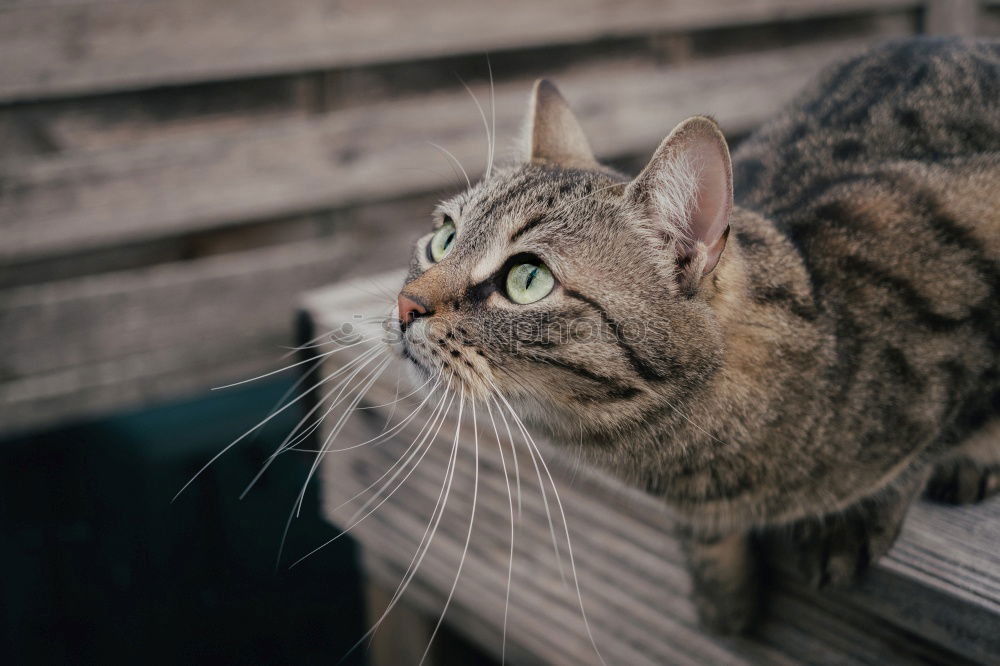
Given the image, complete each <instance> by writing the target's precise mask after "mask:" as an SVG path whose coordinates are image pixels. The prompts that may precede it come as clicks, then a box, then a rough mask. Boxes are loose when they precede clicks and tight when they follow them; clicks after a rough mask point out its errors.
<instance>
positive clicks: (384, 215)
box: [0, 199, 431, 431]
mask: <svg viewBox="0 0 1000 666" xmlns="http://www.w3.org/2000/svg"><path fill="white" fill-rule="evenodd" d="M430 206H431V201H430V200H428V199H418V200H411V201H404V202H399V203H389V204H382V205H378V206H372V207H368V208H366V209H365V210H363V211H357V212H356V213H354V214H351V215H349V216H347V217H346V218H345V219H344V220H342V221H341V224H342V225H343V226H344V227H345V228H344V229H342V230H340V231H338V232H336V234H335V235H334V236H333V237H328V238H319V239H311V240H304V241H300V242H296V243H286V244H283V245H279V246H275V247H266V248H262V249H257V250H251V251H246V252H234V253H229V254H221V255H217V256H211V257H207V258H204V259H200V260H196V261H190V262H177V263H173V264H165V265H161V266H153V267H149V268H142V269H137V270H130V271H120V272H113V273H107V274H101V275H94V276H90V277H86V278H79V279H74V280H65V281H57V282H51V283H45V284H40V285H34V286H29V287H19V288H16V289H8V290H6V291H0V331H2V332H3V333H2V335H0V430H3V431H11V430H15V429H17V430H23V429H26V428H28V427H30V426H34V425H41V424H48V425H51V424H54V423H58V422H60V421H63V420H65V419H69V418H76V417H80V416H83V415H86V414H90V413H96V412H103V411H108V410H110V409H112V408H114V407H116V406H117V407H136V406H140V405H144V404H150V403H151V402H153V401H156V400H162V399H165V398H173V397H177V396H180V395H184V394H188V393H193V392H197V391H200V390H207V389H208V388H210V387H211V386H215V385H219V384H223V383H227V382H231V381H237V380H240V379H245V378H246V377H248V376H253V375H254V374H258V373H259V372H263V371H265V370H267V369H273V368H275V367H279V365H280V364H279V361H280V360H281V356H282V355H283V353H284V350H282V349H281V345H288V344H289V340H290V335H291V334H290V322H291V321H292V316H293V314H294V311H295V303H296V299H297V296H298V294H300V293H301V291H302V290H303V289H309V288H314V287H317V286H320V285H323V284H326V283H329V282H330V281H332V280H336V279H340V278H343V277H344V276H346V275H365V274H369V273H371V272H373V271H374V272H377V271H378V270H380V269H384V268H385V267H386V266H388V265H397V264H399V263H401V262H402V261H405V258H406V257H407V256H408V255H409V250H410V243H411V242H412V239H413V237H414V236H415V235H417V234H419V233H421V232H422V230H423V229H424V228H425V227H426V224H427V222H426V220H427V211H429V210H430ZM411 225H412V226H411ZM380 288H382V286H381V285H378V284H377V283H375V282H372V283H371V284H370V285H369V287H367V293H368V294H369V296H371V295H372V294H375V293H377V291H378V289H380ZM40 340H48V341H52V342H51V344H39V341H40Z"/></svg>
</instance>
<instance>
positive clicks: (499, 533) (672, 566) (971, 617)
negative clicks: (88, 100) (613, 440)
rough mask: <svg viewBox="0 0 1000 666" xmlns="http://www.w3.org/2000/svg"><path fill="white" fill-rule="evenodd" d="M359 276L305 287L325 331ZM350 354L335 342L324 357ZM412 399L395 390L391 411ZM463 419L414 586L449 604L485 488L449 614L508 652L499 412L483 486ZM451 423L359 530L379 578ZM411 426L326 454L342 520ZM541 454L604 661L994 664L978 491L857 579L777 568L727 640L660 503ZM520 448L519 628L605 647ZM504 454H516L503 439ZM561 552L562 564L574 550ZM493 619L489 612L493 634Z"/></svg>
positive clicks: (515, 637) (408, 526)
mask: <svg viewBox="0 0 1000 666" xmlns="http://www.w3.org/2000/svg"><path fill="white" fill-rule="evenodd" d="M400 278H401V276H400V274H398V273H396V274H389V275H387V276H386V277H384V278H382V279H381V280H380V281H382V282H387V283H393V282H397V281H398V280H399V279H400ZM357 287H358V285H357V284H355V285H350V284H348V285H341V286H339V287H333V288H328V289H324V290H318V291H316V292H313V293H311V294H309V295H307V296H306V298H305V299H304V301H303V303H304V307H305V308H306V309H307V311H309V312H310V313H311V315H312V317H313V318H314V320H315V322H316V326H317V329H318V330H322V329H325V328H333V327H335V326H337V325H338V324H339V323H341V322H343V321H344V315H343V313H345V312H352V313H353V312H362V313H364V312H368V311H375V310H377V308H375V307H374V306H373V304H372V303H371V299H370V298H368V297H366V296H365V295H364V294H363V293H360V292H359V291H358V289H357ZM343 360H344V358H343V357H342V358H340V359H337V356H336V355H334V356H333V357H331V358H330V359H329V368H330V369H333V368H334V367H338V363H343ZM390 373H391V374H389V377H390V379H388V380H385V381H380V382H378V383H376V385H375V386H374V387H373V389H372V390H371V391H370V392H369V397H367V398H366V404H369V405H372V404H381V403H385V402H389V401H391V400H392V399H393V396H394V395H396V386H395V373H394V372H392V371H390ZM416 404H417V403H416V402H411V403H407V404H404V405H401V406H400V407H399V408H398V414H397V416H396V420H397V421H398V420H399V418H401V417H402V415H404V414H406V413H408V412H409V410H410V409H412V408H413V407H415V406H416ZM373 411H374V412H375V413H374V414H373V413H372V412H373ZM378 412H379V410H378V409H375V410H369V411H367V412H365V414H366V417H363V418H358V417H355V419H353V420H354V422H355V423H354V427H355V428H360V429H361V431H360V432H359V431H358V430H355V431H354V432H353V433H352V436H350V437H349V438H348V439H342V440H338V441H337V442H336V443H335V444H333V446H337V447H344V446H349V445H351V444H353V443H356V442H359V441H363V439H362V438H367V437H371V436H374V435H375V434H377V433H379V432H381V430H382V428H383V427H384V424H385V416H380V415H379V413H378ZM383 412H384V410H383ZM466 417H468V410H466ZM425 418H426V417H425ZM465 421H466V424H465V426H464V431H463V434H462V435H461V437H460V442H461V444H460V446H459V450H458V453H459V455H458V458H457V462H456V465H457V467H456V472H455V477H454V481H453V486H452V488H451V490H450V492H449V504H448V508H447V509H446V512H445V514H444V516H443V518H442V519H441V523H440V526H439V528H438V532H437V536H436V537H435V542H434V545H432V547H431V550H430V551H429V554H428V555H427V556H426V558H425V559H424V561H423V564H422V566H421V570H420V573H419V574H418V580H419V584H418V588H419V589H420V590H421V592H420V593H419V594H418V599H417V600H416V601H415V602H414V603H417V604H419V605H421V606H423V607H424V608H425V610H426V611H427V612H430V613H433V614H435V615H436V614H437V613H440V609H441V605H442V603H443V601H444V597H445V596H446V595H447V592H448V590H449V589H450V587H451V584H452V581H453V578H454V575H455V571H456V567H457V563H458V560H459V557H460V553H461V551H462V549H463V545H464V541H465V538H466V526H467V525H468V520H469V516H470V514H471V510H472V502H473V497H474V496H475V498H476V507H477V508H476V511H477V513H476V515H477V518H476V523H475V527H474V531H473V538H472V540H471V541H470V544H471V545H470V551H469V554H468V556H467V558H466V563H465V565H464V567H463V573H462V580H461V582H460V584H459V585H458V587H457V588H456V591H455V599H454V601H453V607H454V608H453V610H452V611H450V612H449V615H448V616H447V617H448V621H449V623H450V624H451V626H453V627H454V628H455V629H456V630H459V631H466V633H467V635H468V636H469V637H470V638H471V639H473V640H477V642H479V643H480V645H481V646H482V647H483V648H484V649H487V650H490V651H492V652H494V653H495V654H496V653H497V652H498V651H499V642H498V638H497V637H498V636H499V635H500V633H501V627H502V623H503V609H504V600H505V596H506V563H507V556H508V548H509V536H510V533H509V531H508V530H509V528H508V527H507V521H508V499H507V494H506V482H505V480H504V476H503V472H502V471H501V470H502V463H501V461H500V459H499V455H498V453H497V444H496V442H495V440H494V439H493V434H492V430H491V426H489V425H488V424H487V422H486V419H485V417H484V415H483V414H482V413H480V414H479V430H478V433H479V438H478V442H479V447H478V461H479V462H478V470H479V472H478V479H479V481H478V485H476V487H475V488H473V479H475V478H476V473H475V466H474V463H473V459H474V458H473V455H474V451H473V441H472V438H471V432H472V428H471V427H470V425H469V422H468V418H466V419H465ZM416 422H418V423H422V422H423V420H422V419H420V418H418V419H416ZM454 428H455V424H454V421H449V424H448V425H446V426H445V429H444V430H445V432H446V434H445V435H442V436H441V437H440V438H439V440H438V441H436V442H435V444H434V446H432V447H429V448H428V449H427V453H426V454H425V458H423V459H422V461H421V462H420V465H419V466H417V467H415V469H414V471H413V472H412V475H411V476H410V477H409V478H407V479H406V483H405V484H403V485H401V486H400V488H399V489H398V490H397V491H395V495H394V496H393V497H392V499H391V500H390V501H388V502H386V503H385V504H384V505H382V506H381V507H379V508H378V510H377V511H375V512H374V513H372V514H371V515H370V516H368V517H366V518H365V519H364V520H363V522H361V523H359V524H357V526H356V527H355V528H354V530H353V532H352V533H353V534H355V536H356V537H357V538H359V539H360V541H361V543H362V544H363V546H364V547H365V548H367V549H369V550H371V551H372V553H371V555H370V556H367V557H369V558H375V559H377V560H379V561H381V562H382V564H381V565H380V567H381V571H382V572H383V575H384V576H385V579H384V580H383V584H385V585H390V584H392V582H393V581H392V580H391V576H389V574H391V575H392V576H395V577H396V579H397V581H398V577H400V576H401V575H402V572H403V571H405V569H406V567H407V564H408V563H409V562H410V558H411V555H412V553H413V552H414V549H415V548H416V546H417V543H418V541H419V538H420V535H421V534H422V533H423V532H424V528H425V527H426V525H427V520H428V519H429V517H430V515H431V514H432V507H433V505H434V503H435V498H436V497H437V496H438V493H439V489H440V487H441V483H442V479H443V475H444V471H445V469H446V467H447V464H448V459H449V456H450V450H451V445H452V441H453V440H452V437H453V434H454V432H455V430H454ZM365 429H367V432H368V434H367V435H366V434H364V430H365ZM406 430H408V431H409V433H406V432H405V431H406ZM413 434H414V432H413V431H412V430H410V429H409V428H406V429H404V432H403V433H398V437H393V438H391V439H390V440H389V441H386V442H384V443H382V444H379V445H378V446H372V447H362V448H356V449H352V450H349V451H344V452H340V453H329V454H327V456H326V459H325V460H324V464H323V470H324V471H323V474H324V486H325V492H324V496H325V500H324V502H325V505H326V507H327V512H328V515H329V517H330V518H331V520H333V521H334V522H335V523H338V524H340V525H341V526H346V525H349V524H351V523H350V517H351V515H352V513H353V511H354V509H355V508H357V505H356V504H355V505H347V506H342V505H341V502H343V500H345V499H346V498H349V497H352V496H353V495H355V494H357V493H359V492H361V491H362V490H363V489H364V488H365V487H366V486H369V485H370V484H376V485H377V486H378V485H381V484H383V483H385V480H386V477H384V476H382V475H383V472H384V471H385V470H387V469H390V468H391V466H392V465H393V464H394V463H395V461H397V460H399V459H400V458H401V456H402V454H403V452H404V451H405V449H406V448H407V446H408V445H409V443H410V438H411V437H412V436H413ZM348 440H350V441H348ZM542 454H543V455H544V457H545V458H546V460H548V461H549V465H550V467H551V469H552V470H553V474H554V476H555V479H556V485H557V487H558V489H559V493H560V495H561V497H562V503H563V506H564V507H565V509H566V512H567V516H568V521H569V524H570V527H571V529H572V530H573V532H572V534H573V544H574V549H575V558H576V565H577V569H578V572H579V574H580V580H581V585H582V586H583V590H584V595H585V606H586V609H587V613H588V617H590V620H591V625H592V629H593V630H594V634H595V637H596V638H597V640H598V644H599V645H600V646H601V649H602V651H603V652H604V656H605V658H606V659H607V660H608V663H645V661H646V660H651V661H652V662H653V663H694V664H698V663H732V664H751V663H753V664H764V663H769V664H770V663H786V664H792V663H811V664H816V663H829V664H835V663H836V664H845V663H869V664H881V663H950V664H962V663H973V662H975V663H989V662H990V661H991V660H993V659H995V657H996V655H997V654H1000V645H998V638H997V636H996V632H995V627H996V626H998V622H1000V573H998V572H1000V560H998V557H997V555H996V543H997V542H998V540H1000V502H998V501H991V502H988V503H985V504H982V505H979V506H974V507H968V508H953V507H944V506H934V505H930V504H926V503H918V504H917V505H916V506H915V507H914V509H913V511H912V512H911V515H910V516H909V518H908V520H907V523H906V525H905V527H904V530H903V532H902V534H901V536H900V538H899V541H898V543H897V544H896V546H895V547H894V548H893V550H892V551H891V552H890V554H889V555H888V556H887V557H885V558H883V559H882V560H881V561H880V562H879V563H878V564H877V565H876V566H875V568H874V570H873V571H872V572H871V575H870V576H868V577H867V579H866V580H865V581H864V582H863V583H862V585H861V586H859V587H857V588H853V589H850V590H845V591H840V592H836V591H833V592H831V591H824V592H821V593H814V592H811V591H807V590H803V589H801V588H800V587H799V586H798V585H797V584H796V583H795V582H794V581H791V580H789V581H780V585H778V586H777V589H776V592H775V597H774V600H773V602H772V604H771V619H770V620H769V621H768V622H767V623H766V624H765V625H764V627H762V629H761V631H760V633H759V635H758V636H756V637H755V638H752V639H738V640H720V639H717V638H714V637H710V636H706V635H705V634H704V633H702V632H701V631H700V629H699V628H698V627H697V624H696V621H695V617H694V611H693V608H691V605H690V603H689V601H688V600H687V596H686V595H687V591H688V589H689V584H690V583H689V581H688V579H687V574H686V572H685V571H684V569H683V566H682V561H681V560H682V558H681V555H680V552H679V548H678V545H677V544H676V543H675V542H674V540H673V537H672V536H671V534H670V524H671V521H670V516H669V512H667V511H666V508H665V507H664V506H662V505H661V504H660V503H659V502H658V501H657V500H655V499H654V498H652V497H650V496H647V495H645V494H643V493H641V492H639V491H637V490H635V489H632V488H626V487H624V486H622V485H621V484H620V483H618V482H616V481H614V480H612V479H610V478H608V477H606V476H605V475H603V474H602V473H601V472H599V471H596V470H590V469H587V468H582V469H581V468H580V466H579V465H578V464H576V463H575V462H574V461H573V460H569V459H568V458H567V457H566V456H565V454H563V453H562V452H560V451H559V450H557V449H553V448H550V447H548V446H547V445H545V444H544V442H542ZM518 462H519V473H520V478H521V482H522V488H523V491H524V497H523V503H522V513H521V517H520V519H519V521H518V522H517V532H516V544H517V545H516V549H515V565H514V566H515V569H514V571H515V574H514V575H515V583H514V588H513V590H512V592H511V601H510V603H511V615H510V624H509V634H508V636H509V640H510V641H511V644H512V645H513V646H516V648H517V649H518V650H523V651H527V652H528V653H529V654H531V655H534V657H535V658H536V660H537V661H540V662H543V663H593V662H595V658H594V655H593V653H592V651H591V650H590V648H589V643H588V641H587V638H586V631H585V629H584V627H583V626H582V623H581V621H580V619H579V612H578V608H577V606H576V598H575V593H574V591H573V587H572V585H570V586H568V587H565V586H563V585H562V584H561V583H560V582H559V581H560V575H559V572H558V567H557V564H556V562H555V558H554V556H553V554H552V543H551V537H550V534H549V530H548V525H547V522H546V518H545V513H544V510H543V508H542V502H541V497H540V495H539V491H538V490H537V486H538V484H537V478H536V476H535V471H534V470H533V469H532V466H531V462H530V460H529V458H528V456H527V454H526V453H525V451H524V449H521V454H520V457H519V461H518ZM506 464H507V465H508V466H510V465H512V459H511V456H510V454H509V450H508V454H507V456H506ZM390 487H391V486H390ZM549 501H550V502H551V501H552V496H551V493H550V495H549ZM557 524H558V523H557ZM583 526H586V529H583ZM564 547H565V546H564ZM563 561H564V565H565V550H564V556H563ZM470 616H473V617H472V618H471V619H470ZM538 617H546V618H550V619H549V620H547V623H546V626H545V630H544V631H542V632H540V633H541V634H542V635H539V628H538V626H537V622H531V621H526V620H525V618H538ZM484 626H485V627H493V631H494V633H493V637H492V639H491V638H490V637H489V634H488V632H484V629H483V627H484ZM553 634H557V635H558V636H559V642H558V643H554V644H553V642H552V641H546V640H545V637H546V636H551V635H553Z"/></svg>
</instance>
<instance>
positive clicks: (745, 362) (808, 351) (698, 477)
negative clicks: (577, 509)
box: [660, 208, 834, 518]
mask: <svg viewBox="0 0 1000 666" xmlns="http://www.w3.org/2000/svg"><path fill="white" fill-rule="evenodd" d="M729 242H730V246H729V247H727V248H726V252H725V255H724V260H723V261H720V263H719V265H718V266H717V267H716V270H715V271H713V273H712V274H710V275H708V276H706V278H704V279H705V280H706V283H705V284H704V285H703V290H706V291H703V293H702V294H701V295H702V296H704V297H705V298H707V299H708V302H709V304H710V306H711V307H712V309H713V311H714V312H715V315H716V317H717V319H718V321H719V323H720V325H721V327H722V331H723V339H724V347H725V348H724V361H723V364H722V366H721V368H720V369H719V371H718V372H717V373H716V376H715V377H714V379H713V381H712V382H711V383H710V385H709V386H708V387H706V389H705V390H704V391H702V392H701V393H700V394H699V395H698V396H697V397H695V398H693V399H692V400H691V401H690V402H689V403H688V405H687V407H686V412H687V413H684V414H680V413H677V414H674V415H673V416H672V417H671V420H672V421H673V422H672V423H670V424H668V426H667V428H666V429H665V430H663V431H661V433H664V435H663V436H669V437H671V438H672V439H675V440H681V441H684V443H685V446H684V447H680V448H679V449H678V450H683V454H682V456H683V459H682V460H679V461H673V462H666V461H664V462H666V464H665V465H664V466H663V467H662V468H661V470H660V471H661V472H662V474H663V476H662V479H663V483H664V486H663V488H662V489H661V490H662V492H663V494H664V495H665V496H666V497H667V498H668V499H671V500H673V501H674V503H676V504H681V505H683V504H685V503H686V502H691V503H692V504H698V505H699V506H700V509H702V510H703V512H704V509H706V508H707V505H709V504H710V502H705V499H706V497H708V496H714V497H717V498H718V505H719V507H720V513H721V514H727V513H729V514H732V515H733V517H734V518H735V515H736V514H737V513H739V511H738V510H736V509H737V507H736V506H735V505H733V504H731V503H730V499H732V500H733V501H734V502H737V503H738V504H741V505H743V504H746V505H747V506H749V505H750V504H752V502H753V501H755V500H753V499H752V498H753V491H752V490H749V488H750V487H755V486H758V485H761V486H763V487H769V484H767V483H761V482H762V481H764V480H765V479H767V478H773V479H778V478H784V477H786V476H787V475H788V470H780V469H777V468H775V467H774V466H773V464H774V461H776V460H780V459H781V458H779V457H778V456H777V455H775V454H776V452H777V451H781V450H785V451H789V450H802V451H808V448H809V446H808V443H804V442H803V441H802V440H807V439H808V437H809V436H810V433H811V432H812V431H813V429H814V428H815V427H816V425H817V424H815V423H813V422H812V421H811V420H810V419H811V418H813V417H811V416H810V414H811V413H814V410H810V409H808V407H807V405H809V404H810V403H812V402H813V401H815V400H816V399H817V395H819V394H822V392H824V391H825V390H826V388H825V379H824V378H825V376H826V375H825V368H826V367H827V364H828V362H829V359H830V358H831V354H833V353H834V352H833V338H832V336H830V335H829V334H828V333H827V331H826V329H827V324H826V322H825V321H824V320H823V318H822V317H820V316H819V314H818V312H817V307H816V304H815V302H814V299H813V295H812V286H811V283H810V279H809V274H808V272H807V270H806V268H805V266H804V264H803V262H802V258H801V256H800V254H799V252H798V251H797V249H796V248H795V246H794V245H793V244H792V243H791V242H790V241H789V240H788V238H787V237H786V236H785V235H784V234H782V233H781V232H780V231H779V230H778V229H777V228H776V227H775V225H773V224H772V223H771V222H769V221H768V220H766V219H764V218H762V217H760V216H758V215H757V214H755V213H752V212H750V211H747V210H743V209H739V208H737V209H736V210H735V211H734V213H733V218H732V231H731V238H730V241H729ZM796 401H801V405H800V406H798V407H796V405H794V404H790V403H794V402H796ZM790 418H791V419H796V421H795V422H794V423H789V422H788V421H789V419H790ZM785 440H787V441H785ZM792 440H794V441H792ZM673 448H676V447H673ZM785 457H786V458H787V456H785ZM678 463H679V464H678ZM737 498H738V499H737ZM748 500H750V504H747V502H748Z"/></svg>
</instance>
